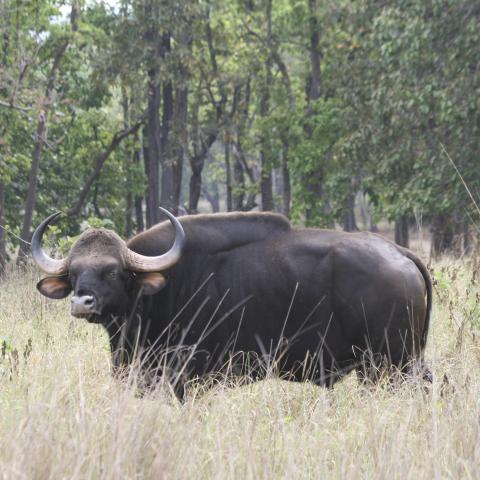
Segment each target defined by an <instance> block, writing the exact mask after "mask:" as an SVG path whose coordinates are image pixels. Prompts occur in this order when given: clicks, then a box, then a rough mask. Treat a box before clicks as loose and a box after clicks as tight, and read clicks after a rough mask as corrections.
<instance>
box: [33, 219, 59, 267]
mask: <svg viewBox="0 0 480 480" xmlns="http://www.w3.org/2000/svg"><path fill="white" fill-rule="evenodd" d="M61 213H62V212H57V213H54V214H53V215H50V216H49V217H48V218H47V219H45V220H44V221H43V222H42V223H41V224H40V225H39V226H38V227H37V228H36V229H35V232H33V236H32V245H31V250H32V257H33V260H34V261H35V263H36V264H37V265H38V267H39V268H40V269H42V270H43V271H44V272H45V273H48V274H49V275H63V274H65V273H66V271H67V262H66V260H65V259H62V260H56V259H54V258H51V257H49V256H48V255H47V254H46V253H45V252H44V251H43V249H42V237H43V234H44V232H45V230H46V228H47V227H48V225H49V224H50V222H51V221H52V220H53V219H55V218H57V217H58V216H59V215H61Z"/></svg>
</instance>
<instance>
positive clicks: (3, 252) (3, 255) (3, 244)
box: [0, 181, 7, 277]
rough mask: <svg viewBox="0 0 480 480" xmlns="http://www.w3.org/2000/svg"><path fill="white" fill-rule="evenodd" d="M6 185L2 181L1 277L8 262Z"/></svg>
mask: <svg viewBox="0 0 480 480" xmlns="http://www.w3.org/2000/svg"><path fill="white" fill-rule="evenodd" d="M5 223H6V222H5V185H4V184H3V182H1V181H0V277H1V276H3V274H4V273H5V265H6V264H7V241H6V232H5V230H4V229H3V227H4V226H5Z"/></svg>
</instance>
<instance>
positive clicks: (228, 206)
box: [224, 132, 232, 212]
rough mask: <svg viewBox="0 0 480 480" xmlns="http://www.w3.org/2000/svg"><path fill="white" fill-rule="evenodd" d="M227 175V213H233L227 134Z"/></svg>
mask: <svg viewBox="0 0 480 480" xmlns="http://www.w3.org/2000/svg"><path fill="white" fill-rule="evenodd" d="M224 146H225V173H226V190H227V212H231V211H232V166H231V162H230V137H229V135H228V132H226V133H225V143H224Z"/></svg>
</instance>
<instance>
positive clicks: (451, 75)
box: [0, 0, 480, 237]
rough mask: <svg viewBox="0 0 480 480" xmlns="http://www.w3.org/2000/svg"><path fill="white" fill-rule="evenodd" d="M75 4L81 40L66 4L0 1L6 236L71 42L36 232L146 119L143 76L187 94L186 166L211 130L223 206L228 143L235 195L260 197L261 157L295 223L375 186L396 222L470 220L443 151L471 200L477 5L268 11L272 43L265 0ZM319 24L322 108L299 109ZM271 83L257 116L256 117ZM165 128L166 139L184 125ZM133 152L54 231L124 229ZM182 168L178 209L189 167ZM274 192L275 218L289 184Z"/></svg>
mask: <svg viewBox="0 0 480 480" xmlns="http://www.w3.org/2000/svg"><path fill="white" fill-rule="evenodd" d="M312 5H313V10H311V6H312ZM80 6H81V12H80V14H79V18H78V22H77V23H78V29H77V31H76V32H75V33H72V31H71V28H70V26H69V22H68V12H69V7H68V6H65V5H64V2H60V1H56V0H38V1H37V2H27V3H25V2H23V3H21V4H19V3H18V2H14V1H13V0H6V1H5V2H3V3H2V5H1V6H0V17H1V21H0V33H1V35H0V58H1V61H2V70H1V71H0V101H1V103H2V105H1V106H0V179H1V183H2V184H3V185H4V187H5V192H6V198H5V211H6V220H5V221H6V224H7V225H8V227H9V228H10V229H11V230H12V231H13V232H15V233H19V230H20V225H21V222H22V215H23V211H22V209H21V205H23V204H24V199H25V196H26V188H27V184H28V175H29V171H30V165H31V158H32V148H33V136H34V132H35V128H36V124H37V117H38V114H39V111H40V106H41V103H42V100H43V96H44V94H45V89H46V84H47V81H48V74H49V71H50V69H51V65H52V62H53V60H54V55H55V51H56V48H57V47H58V45H60V44H61V43H62V42H63V41H64V40H65V39H66V38H67V37H68V38H70V44H69V48H68V49H67V51H66V52H65V55H64V57H63V58H62V63H61V66H60V68H59V69H58V73H57V76H56V78H55V79H54V80H55V81H54V93H53V95H52V103H51V105H50V109H49V114H48V118H47V126H48V136H47V144H46V145H44V148H43V153H42V160H41V165H40V173H39V177H38V194H37V199H36V211H35V216H34V224H36V223H37V222H38V221H39V220H40V219H42V218H44V217H45V216H46V215H47V214H49V213H51V212H52V211H54V210H63V211H68V210H69V209H70V208H71V207H72V205H73V204H74V203H75V201H76V200H77V198H78V195H79V192H80V191H81V189H82V188H83V186H84V185H85V181H86V179H87V178H88V177H89V175H90V174H91V172H92V171H93V170H94V168H95V163H96V160H97V159H98V158H99V156H100V155H101V154H102V153H103V152H104V151H105V150H106V149H107V148H108V145H109V144H110V142H111V140H112V138H113V136H114V134H115V133H116V132H118V131H119V130H121V129H122V128H123V126H124V125H127V124H131V123H132V122H133V121H135V120H136V119H137V118H138V117H139V116H140V115H141V114H142V113H143V112H144V111H145V107H146V104H147V100H148V98H149V95H150V90H149V81H151V80H152V78H155V79H156V81H157V82H158V83H159V84H160V85H163V82H166V81H170V82H172V85H173V88H174V90H175V89H180V88H186V89H187V91H188V109H187V111H188V118H187V123H186V128H187V140H186V141H185V140H184V138H183V137H182V140H181V142H183V143H185V144H183V143H182V147H183V148H184V150H185V154H184V157H185V158H184V164H185V165H188V159H189V158H191V157H192V156H193V154H194V153H195V152H194V151H195V149H197V150H198V148H200V147H201V146H202V145H203V143H202V142H205V140H206V139H207V138H208V137H209V135H210V134H211V133H212V132H216V142H215V143H214V144H213V146H212V149H211V152H210V153H211V154H212V155H211V161H209V162H208V167H207V169H206V170H205V172H204V189H205V191H206V192H207V193H210V194H211V195H213V194H214V193H215V192H216V191H217V190H218V188H219V187H220V190H219V194H220V197H221V199H222V206H223V205H224V204H225V202H223V199H224V196H225V195H224V190H225V184H226V178H227V169H226V167H225V156H224V143H225V141H228V142H230V147H231V148H230V151H231V160H230V161H231V165H232V166H231V169H233V168H234V167H233V165H234V164H235V162H237V163H236V164H235V167H236V168H237V169H238V168H240V170H241V171H242V172H241V173H242V174H243V180H239V179H238V178H234V180H233V183H232V185H231V187H232V191H233V194H234V196H240V195H242V194H245V195H247V194H251V193H252V192H259V191H260V189H259V171H260V166H259V165H260V152H261V151H262V153H263V154H264V155H265V157H266V165H267V166H268V168H269V169H271V170H272V171H273V172H274V174H275V175H277V177H278V176H280V173H281V171H282V168H284V163H283V162H284V161H287V162H288V170H289V174H290V179H291V183H292V200H293V202H292V203H293V204H292V209H291V215H292V218H294V219H295V220H296V221H298V222H304V221H305V220H307V221H308V223H310V224H317V225H332V223H333V222H334V221H337V222H341V221H342V219H343V218H344V216H345V214H346V212H347V211H348V209H349V208H350V204H351V199H352V195H354V194H355V193H356V191H358V190H362V191H364V192H366V193H368V196H369V198H370V199H371V201H372V203H373V204H374V207H375V212H376V215H378V216H384V217H387V218H388V219H392V220H393V219H396V218H398V217H399V216H400V215H407V216H412V215H414V214H419V215H423V216H426V217H427V218H432V217H434V216H435V215H439V214H442V215H446V216H447V217H448V215H450V214H452V212H456V214H460V215H464V216H465V215H467V216H468V215H469V214H470V215H472V213H473V209H472V208H471V201H470V199H469V197H468V195H467V193H466V192H465V189H464V187H463V185H462V183H461V182H460V180H459V178H458V177H457V176H456V174H455V172H454V169H453V167H452V165H451V163H450V161H449V160H448V159H447V158H446V156H445V154H444V153H443V148H442V145H444V146H445V149H446V150H447V151H448V152H449V154H450V156H451V157H452V158H453V160H454V161H455V163H456V165H457V167H458V170H459V171H460V172H461V174H462V175H463V177H464V179H465V181H466V182H467V184H468V185H469V186H470V187H471V190H472V192H473V193H474V195H477V194H478V189H479V187H478V185H480V168H478V152H479V151H480V144H479V142H480V132H479V128H480V118H479V115H480V114H479V112H480V108H479V104H478V98H480V76H479V75H478V64H479V60H480V58H479V49H478V45H479V44H480V29H478V24H479V15H480V14H479V11H478V8H476V7H474V6H473V4H472V2H471V1H469V0H429V1H428V2H413V3H412V2H407V3H406V2H405V1H403V0H395V1H392V2H388V3H387V4H385V5H383V6H379V5H378V2H374V1H365V2H351V1H348V0H340V1H338V2H330V4H328V2H327V3H325V2H320V1H317V2H311V1H308V0H295V1H291V0H274V1H273V3H272V16H271V31H270V32H269V26H268V25H269V23H268V18H267V7H268V2H267V1H265V2H263V1H262V2H244V1H237V0H228V1H219V0H208V1H206V2H199V1H196V0H192V1H189V2H183V3H182V2H178V1H174V0H167V1H164V2H157V1H154V2H150V3H148V4H145V2H140V1H138V0H122V1H121V2H119V3H118V4H116V5H115V6H113V7H112V6H111V5H109V4H107V3H104V2H101V1H100V2H88V3H86V4H81V5H80ZM312 19H313V20H315V21H316V22H317V24H318V28H319V33H320V42H319V47H318V48H319V50H320V53H321V65H320V98H318V99H317V100H315V101H313V102H310V103H309V104H308V105H307V101H306V95H305V92H306V89H307V86H308V82H309V81H310V80H309V78H310V77H309V76H310V73H311V59H310V52H309V45H310V33H309V26H310V25H311V23H310V22H311V20H312ZM167 31H168V32H169V33H170V36H171V46H170V49H169V50H168V51H160V50H159V43H158V38H159V35H162V34H163V33H164V32H167ZM209 34H210V35H211V37H209ZM214 60H215V61H214ZM266 65H269V69H270V70H269V69H267V68H266V67H265V66H266ZM152 72H153V73H152ZM152 75H153V76H152ZM267 82H268V84H267ZM265 88H266V89H267V90H268V92H267V93H268V108H267V109H266V110H265V111H262V108H261V104H262V101H263V100H262V99H264V98H265V95H264V94H265ZM194 113H195V114H194ZM170 126H171V127H172V128H171V131H172V132H173V133H172V135H177V131H176V128H177V125H170ZM141 148H142V134H141V132H139V134H138V135H136V136H132V137H129V138H127V139H126V140H124V141H123V142H122V143H121V144H120V145H119V146H118V147H117V148H116V149H115V151H114V152H113V153H112V154H111V155H110V156H109V158H108V160H107V161H106V162H105V164H104V165H103V167H102V169H101V171H100V174H99V175H98V177H97V178H96V179H95V181H94V183H93V185H92V188H91V189H90V191H89V193H88V195H87V197H86V200H85V202H84V205H83V206H82V209H81V212H80V214H79V216H78V217H76V218H71V219H68V220H67V221H65V222H64V229H63V230H62V231H63V232H64V233H65V235H66V236H67V237H74V236H75V235H77V234H78V233H79V231H80V224H81V223H82V221H84V220H85V219H87V218H90V217H92V216H95V217H98V218H100V219H110V220H111V221H112V222H113V223H112V224H111V226H112V227H113V228H115V229H116V230H118V231H119V232H120V233H122V232H124V231H125V229H126V227H127V220H126V209H127V202H128V200H127V198H130V199H131V198H133V197H135V196H140V197H143V196H144V195H145V191H146V183H147V182H146V180H147V179H146V176H145V172H144V165H143V158H142V157H141V155H139V152H141ZM239 149H241V152H240V150H239ZM239 156H242V161H243V163H242V164H241V167H239V162H238V157H239ZM212 160H213V161H212ZM247 169H248V171H247ZM184 173H185V175H186V177H187V178H186V179H185V181H184V182H183V185H184V186H183V192H182V197H183V199H186V198H187V197H188V192H187V191H186V189H187V188H188V176H189V169H188V168H187V167H185V171H184ZM237 173H238V172H237ZM247 173H248V175H247ZM230 174H231V175H232V172H230ZM319 186H320V187H321V188H320V190H321V191H322V194H321V195H319V194H318V192H316V191H315V189H316V188H317V187H319ZM216 189H217V190H216ZM274 193H275V195H276V197H275V198H276V208H277V209H280V206H281V203H282V202H281V198H280V196H281V194H282V191H281V190H280V189H278V187H277V191H275V192H274ZM215 194H216V193H215ZM182 201H183V200H182ZM185 203H186V202H185ZM257 203H260V202H259V201H258V199H257ZM130 205H131V200H130ZM222 208H224V207H222ZM307 212H308V215H307ZM307 217H308V218H307Z"/></svg>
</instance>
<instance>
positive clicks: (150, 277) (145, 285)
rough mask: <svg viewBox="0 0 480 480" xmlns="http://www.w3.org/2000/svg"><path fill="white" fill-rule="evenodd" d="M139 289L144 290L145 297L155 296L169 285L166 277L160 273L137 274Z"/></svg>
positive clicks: (136, 280)
mask: <svg viewBox="0 0 480 480" xmlns="http://www.w3.org/2000/svg"><path fill="white" fill-rule="evenodd" d="M135 282H136V284H137V287H138V288H139V289H142V293H143V295H153V294H154V293H157V292H159V291H160V290H161V289H162V288H163V287H165V285H166V284H167V283H168V279H167V277H166V276H165V275H163V274H162V273H159V272H152V273H137V277H136V279H135Z"/></svg>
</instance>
